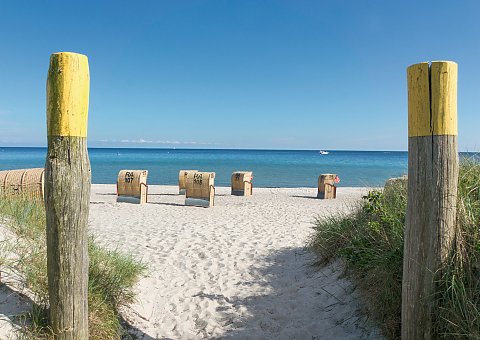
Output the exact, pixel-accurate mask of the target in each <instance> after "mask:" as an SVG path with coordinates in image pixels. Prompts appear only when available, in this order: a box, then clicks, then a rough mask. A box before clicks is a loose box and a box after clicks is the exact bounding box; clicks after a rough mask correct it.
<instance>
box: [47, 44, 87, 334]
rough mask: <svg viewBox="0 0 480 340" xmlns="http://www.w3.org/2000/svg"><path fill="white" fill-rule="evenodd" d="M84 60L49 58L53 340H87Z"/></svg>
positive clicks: (49, 240)
mask: <svg viewBox="0 0 480 340" xmlns="http://www.w3.org/2000/svg"><path fill="white" fill-rule="evenodd" d="M89 87H90V76H89V68H88V59H87V57H86V56H84V55H81V54H76V53H55V54H52V56H51V57H50V68H49V70H48V79H47V132H48V152H47V159H46V164H45V208H46V213H47V266H48V294H49V298H50V318H51V323H52V328H53V331H54V334H55V338H56V339H62V340H63V339H88V253H87V243H88V239H87V224H88V210H89V201H90V177H91V174H90V162H89V159H88V151H87V138H86V137H87V120H88V98H89Z"/></svg>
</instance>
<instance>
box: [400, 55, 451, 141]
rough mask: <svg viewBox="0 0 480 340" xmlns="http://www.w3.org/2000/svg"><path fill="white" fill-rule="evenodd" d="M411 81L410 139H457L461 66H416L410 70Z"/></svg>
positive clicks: (409, 85) (409, 79) (409, 96)
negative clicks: (433, 137)
mask: <svg viewBox="0 0 480 340" xmlns="http://www.w3.org/2000/svg"><path fill="white" fill-rule="evenodd" d="M407 78H408V136H409V137H417V136H433V135H437V136H440V135H453V136H456V135H457V134H458V127H457V78H458V65H457V63H455V62H453V61H433V62H432V63H431V64H429V63H427V62H424V63H419V64H414V65H411V66H409V67H408V69H407Z"/></svg>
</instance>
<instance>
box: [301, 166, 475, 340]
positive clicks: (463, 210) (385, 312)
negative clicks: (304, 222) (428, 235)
mask: <svg viewBox="0 0 480 340" xmlns="http://www.w3.org/2000/svg"><path fill="white" fill-rule="evenodd" d="M406 207H407V185H406V181H404V180H403V181H402V180H399V181H395V182H393V183H392V184H390V185H388V186H387V187H385V188H384V190H372V191H370V192H369V193H368V195H366V196H365V197H363V200H362V201H361V202H360V203H359V205H358V206H356V207H354V209H353V211H352V212H351V213H349V214H343V215H337V216H332V217H326V218H319V219H317V220H316V222H315V226H314V229H315V233H314V235H313V236H312V238H311V240H310V242H309V247H311V249H313V250H314V251H315V252H316V254H317V265H324V264H326V263H329V262H330V261H332V260H334V259H337V258H340V259H343V260H344V262H345V263H346V266H347V273H348V274H349V275H351V276H352V278H353V279H354V281H355V282H356V283H357V284H358V286H359V287H360V289H361V291H362V292H363V296H364V301H365V306H366V309H367V312H368V313H369V315H371V316H372V317H373V318H374V319H375V320H376V321H377V323H378V325H379V327H380V328H381V329H382V331H383V333H384V335H385V336H386V337H387V338H389V339H396V338H399V337H400V326H401V302H402V267H403V234H404V226H405V215H406ZM479 226H480V164H479V163H478V162H476V161H474V160H462V164H461V166H460V174H459V186H458V202H457V222H456V236H455V241H454V251H453V254H452V256H451V257H450V259H449V261H448V263H447V265H446V268H444V270H443V271H442V273H443V275H442V277H440V278H439V279H438V282H437V287H438V295H437V296H436V306H437V307H436V308H435V315H434V321H433V323H434V324H433V327H434V329H433V331H434V334H435V337H437V338H445V339H447V338H448V339H451V338H457V339H465V338H471V339H478V338H480V230H479Z"/></svg>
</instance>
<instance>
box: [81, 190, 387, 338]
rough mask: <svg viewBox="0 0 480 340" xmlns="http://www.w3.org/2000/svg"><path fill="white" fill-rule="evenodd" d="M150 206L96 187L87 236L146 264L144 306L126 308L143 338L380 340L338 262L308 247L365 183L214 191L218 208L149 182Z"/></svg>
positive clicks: (142, 292)
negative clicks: (323, 260)
mask: <svg viewBox="0 0 480 340" xmlns="http://www.w3.org/2000/svg"><path fill="white" fill-rule="evenodd" d="M149 190H150V191H149V194H150V196H149V200H150V203H149V204H145V205H133V204H128V203H116V202H115V199H116V196H115V186H114V185H93V187H92V198H91V214H90V232H91V233H92V234H94V235H95V236H96V238H97V241H98V242H99V243H101V244H103V245H105V246H107V247H110V248H118V249H120V250H122V251H126V252H130V253H132V254H133V255H134V256H135V257H137V258H138V259H141V260H143V261H144V262H145V263H146V264H147V265H148V274H147V276H146V277H144V278H142V279H141V280H140V282H139V283H138V285H137V287H136V289H137V291H138V297H137V300H138V301H137V302H136V303H135V304H133V305H132V306H130V307H128V308H126V309H125V310H124V311H123V314H124V317H125V319H126V320H127V322H128V323H129V324H130V325H131V326H132V327H133V330H132V331H134V332H135V333H136V335H137V336H138V337H139V338H141V339H200V338H234V339H359V338H377V337H378V332H377V331H376V330H373V329H372V327H369V326H367V325H366V321H365V320H366V318H365V317H362V316H361V314H360V313H359V310H358V309H359V303H360V302H359V298H358V292H357V291H356V290H355V287H354V286H353V285H352V284H351V283H350V282H349V281H347V280H345V279H343V278H342V277H341V274H342V270H341V268H340V266H339V264H334V265H331V266H329V267H326V268H324V269H323V270H321V271H317V270H314V269H313V268H312V267H311V265H310V264H311V262H312V260H313V256H312V255H311V254H310V253H309V252H308V251H306V250H305V249H304V248H303V246H304V245H305V243H306V240H307V239H308V237H309V235H311V233H312V228H311V227H312V221H313V220H314V218H315V217H316V216H321V215H326V214H331V213H335V212H338V211H340V210H343V211H345V210H348V209H350V208H351V206H352V205H353V204H354V203H355V202H356V201H358V199H359V198H360V197H361V195H362V194H364V193H365V192H366V189H365V188H363V189H362V188H340V189H339V190H338V198H337V199H336V200H317V199H313V198H312V197H314V196H315V194H316V191H315V189H311V188H297V189H255V191H254V196H252V197H233V196H230V192H229V189H228V188H217V197H216V202H215V207H212V208H196V207H186V206H184V205H183V203H184V198H183V197H182V196H178V195H176V193H177V190H178V189H177V187H173V186H150V189H149Z"/></svg>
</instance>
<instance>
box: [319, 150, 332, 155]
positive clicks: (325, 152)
mask: <svg viewBox="0 0 480 340" xmlns="http://www.w3.org/2000/svg"><path fill="white" fill-rule="evenodd" d="M318 153H319V154H320V155H328V154H329V152H328V151H324V150H320V151H319V152H318Z"/></svg>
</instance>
